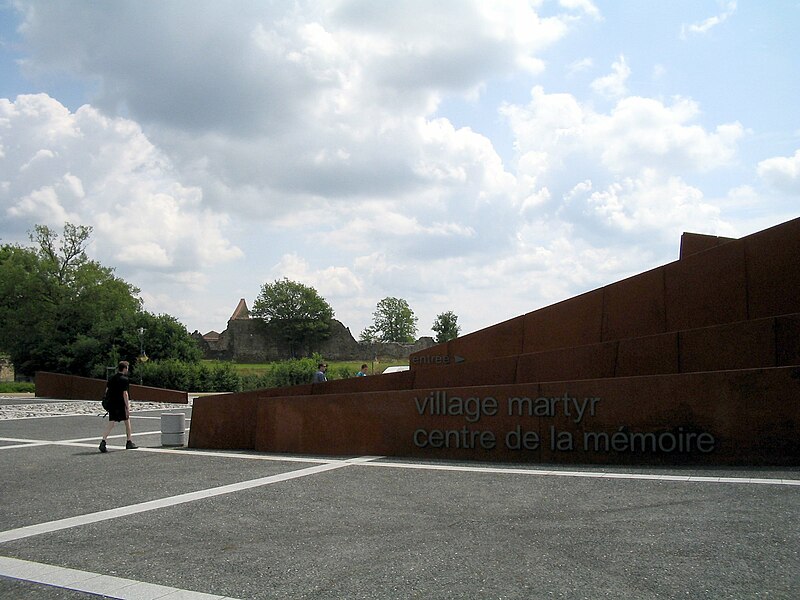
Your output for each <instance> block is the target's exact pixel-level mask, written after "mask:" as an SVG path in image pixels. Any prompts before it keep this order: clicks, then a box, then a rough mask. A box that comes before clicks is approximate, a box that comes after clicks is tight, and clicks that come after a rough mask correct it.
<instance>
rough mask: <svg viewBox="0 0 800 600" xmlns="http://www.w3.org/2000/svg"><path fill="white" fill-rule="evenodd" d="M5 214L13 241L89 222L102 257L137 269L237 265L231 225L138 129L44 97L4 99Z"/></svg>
mask: <svg viewBox="0 0 800 600" xmlns="http://www.w3.org/2000/svg"><path fill="white" fill-rule="evenodd" d="M0 120H2V121H3V123H4V127H3V129H2V132H0V139H1V140H2V143H3V145H4V146H6V147H13V148H14V149H15V151H14V152H13V153H7V154H6V155H4V156H3V157H2V158H0V180H3V181H7V182H8V185H7V186H3V187H2V188H0V211H2V213H3V214H4V215H5V217H6V219H5V225H4V229H6V230H7V232H8V231H12V232H16V234H15V235H16V237H17V238H21V237H23V236H22V235H21V234H22V232H23V231H25V230H27V229H32V227H33V225H34V224H37V223H38V224H46V225H49V226H51V227H53V228H55V229H56V230H60V228H61V226H62V225H63V224H64V222H65V221H70V222H72V223H75V224H81V225H91V226H92V227H93V229H94V232H93V235H92V238H91V239H92V244H93V247H94V248H95V250H96V251H97V253H98V258H99V259H101V262H103V260H105V261H107V262H108V263H109V266H119V267H123V268H125V271H126V272H129V273H130V272H133V271H137V270H148V269H155V270H165V271H170V272H176V273H178V272H182V271H193V270H197V269H202V268H205V267H207V266H209V265H212V264H215V263H218V262H224V261H228V260H231V259H235V258H238V257H239V256H240V255H241V252H240V251H239V250H238V249H237V248H236V247H235V246H234V245H233V244H231V243H230V242H229V241H228V240H227V239H225V234H224V233H223V231H222V229H221V227H220V226H221V225H224V223H225V222H226V220H227V218H226V217H225V216H223V215H217V214H214V213H212V212H210V211H208V210H207V209H205V208H203V207H202V203H201V192H200V190H198V189H197V188H192V187H187V186H185V185H183V184H181V183H180V181H179V180H178V179H177V176H176V173H174V172H173V170H172V168H171V166H170V162H169V160H168V159H167V158H166V157H165V156H164V155H163V154H162V153H161V152H159V151H158V149H156V148H155V147H154V146H153V145H152V144H151V143H150V142H149V141H148V139H147V138H146V136H145V135H144V134H143V133H142V131H141V129H140V128H139V127H138V126H137V125H136V124H135V123H133V122H131V121H128V120H125V119H110V118H108V117H105V116H103V115H102V114H101V113H99V112H98V111H97V110H95V109H93V108H90V107H88V106H84V107H82V108H80V109H79V110H78V111H76V112H75V113H71V112H69V111H68V110H67V109H65V107H64V106H62V105H61V104H60V103H59V102H58V101H56V100H54V99H52V98H50V97H49V96H47V95H44V94H39V95H34V96H19V97H18V98H17V99H16V100H15V101H14V102H11V101H8V100H2V101H0Z"/></svg>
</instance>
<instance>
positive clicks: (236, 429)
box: [189, 393, 258, 450]
mask: <svg viewBox="0 0 800 600" xmlns="http://www.w3.org/2000/svg"><path fill="white" fill-rule="evenodd" d="M257 399H258V395H257V394H253V393H247V394H222V395H216V396H202V397H199V398H195V401H194V404H193V405H192V423H191V427H190V428H189V447H190V448H216V449H224V450H252V449H253V448H255V423H256V402H257Z"/></svg>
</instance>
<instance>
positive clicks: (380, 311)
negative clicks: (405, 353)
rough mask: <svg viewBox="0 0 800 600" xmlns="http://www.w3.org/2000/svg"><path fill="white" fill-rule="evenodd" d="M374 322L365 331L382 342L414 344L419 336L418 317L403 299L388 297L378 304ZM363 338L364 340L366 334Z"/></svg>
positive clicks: (373, 315)
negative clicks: (415, 337)
mask: <svg viewBox="0 0 800 600" xmlns="http://www.w3.org/2000/svg"><path fill="white" fill-rule="evenodd" d="M372 317H373V322H372V325H371V326H370V327H368V328H367V329H365V330H364V332H367V330H369V334H370V335H373V336H374V339H375V340H377V341H380V342H400V343H403V344H408V343H412V342H413V341H414V336H415V335H416V334H417V317H415V316H414V311H412V310H411V308H410V307H409V306H408V302H406V301H405V300H403V299H402V298H392V297H391V296H390V297H387V298H384V299H383V300H381V301H380V302H378V306H377V307H376V309H375V312H374V313H372ZM364 332H362V334H361V337H362V339H363V338H364V335H365V333H364Z"/></svg>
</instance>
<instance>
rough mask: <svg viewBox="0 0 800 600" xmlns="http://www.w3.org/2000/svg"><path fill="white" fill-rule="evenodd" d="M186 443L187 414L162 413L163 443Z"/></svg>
mask: <svg viewBox="0 0 800 600" xmlns="http://www.w3.org/2000/svg"><path fill="white" fill-rule="evenodd" d="M185 443H186V415H185V414H183V413H163V414H162V415H161V445H162V446H183V445H184V444H185Z"/></svg>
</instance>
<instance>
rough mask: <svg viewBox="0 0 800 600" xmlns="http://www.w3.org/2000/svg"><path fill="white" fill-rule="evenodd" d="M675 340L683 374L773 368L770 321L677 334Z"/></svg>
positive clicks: (773, 338)
mask: <svg viewBox="0 0 800 600" xmlns="http://www.w3.org/2000/svg"><path fill="white" fill-rule="evenodd" d="M679 337H680V342H679V344H680V365H681V372H683V373H692V372H695V371H723V370H734V369H753V368H756V367H774V366H776V361H775V321H774V319H757V320H755V321H742V322H739V323H729V324H727V325H717V326H715V327H704V328H702V329H692V330H689V331H681V332H680V333H679Z"/></svg>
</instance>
